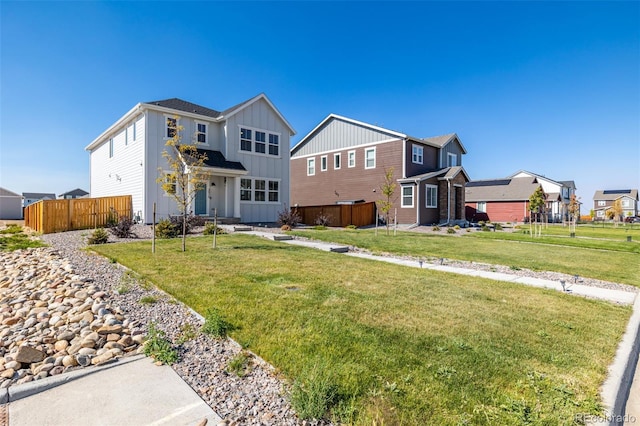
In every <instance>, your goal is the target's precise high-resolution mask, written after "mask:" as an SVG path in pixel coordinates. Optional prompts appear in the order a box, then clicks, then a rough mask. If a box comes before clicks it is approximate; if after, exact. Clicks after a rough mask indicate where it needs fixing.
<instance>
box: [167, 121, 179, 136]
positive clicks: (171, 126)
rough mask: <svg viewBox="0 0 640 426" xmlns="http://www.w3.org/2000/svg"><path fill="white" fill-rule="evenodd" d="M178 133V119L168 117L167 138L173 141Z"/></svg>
mask: <svg viewBox="0 0 640 426" xmlns="http://www.w3.org/2000/svg"><path fill="white" fill-rule="evenodd" d="M177 132H178V119H177V118H175V117H167V132H166V133H165V134H166V137H167V138H168V139H171V138H172V137H174V136H175V135H176V133H177Z"/></svg>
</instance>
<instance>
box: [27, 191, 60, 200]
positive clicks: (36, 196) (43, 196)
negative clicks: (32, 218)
mask: <svg viewBox="0 0 640 426" xmlns="http://www.w3.org/2000/svg"><path fill="white" fill-rule="evenodd" d="M22 196H23V197H24V198H29V199H33V200H55V199H56V194H47V193H45V192H23V193H22Z"/></svg>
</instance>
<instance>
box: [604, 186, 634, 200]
mask: <svg viewBox="0 0 640 426" xmlns="http://www.w3.org/2000/svg"><path fill="white" fill-rule="evenodd" d="M622 197H629V198H632V199H634V200H637V199H638V190H637V189H604V190H603V189H599V190H597V191H596V193H595V194H594V196H593V199H594V200H595V201H597V200H603V201H614V200H617V199H618V198H622Z"/></svg>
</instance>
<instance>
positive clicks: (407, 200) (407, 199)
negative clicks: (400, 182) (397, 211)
mask: <svg viewBox="0 0 640 426" xmlns="http://www.w3.org/2000/svg"><path fill="white" fill-rule="evenodd" d="M402 207H413V186H403V187H402Z"/></svg>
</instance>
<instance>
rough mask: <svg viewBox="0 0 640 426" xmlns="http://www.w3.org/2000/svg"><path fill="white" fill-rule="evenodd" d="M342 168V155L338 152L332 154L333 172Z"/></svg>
mask: <svg viewBox="0 0 640 426" xmlns="http://www.w3.org/2000/svg"><path fill="white" fill-rule="evenodd" d="M336 160H337V161H338V167H336ZM341 167H342V155H341V154H340V153H339V152H338V153H336V154H333V170H340V168H341Z"/></svg>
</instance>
